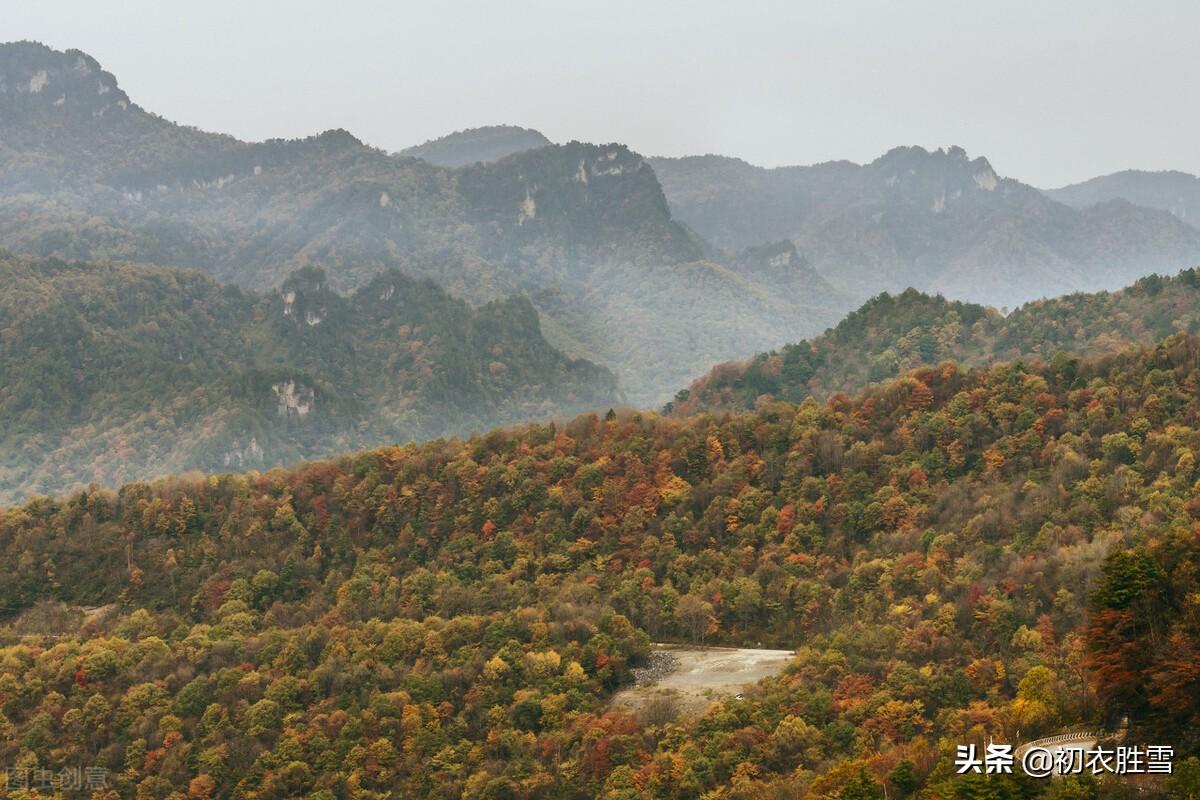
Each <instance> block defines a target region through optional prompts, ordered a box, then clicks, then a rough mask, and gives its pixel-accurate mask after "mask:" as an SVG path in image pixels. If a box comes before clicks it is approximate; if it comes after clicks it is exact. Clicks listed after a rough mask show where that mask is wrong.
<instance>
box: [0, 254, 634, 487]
mask: <svg viewBox="0 0 1200 800" xmlns="http://www.w3.org/2000/svg"><path fill="white" fill-rule="evenodd" d="M0 284H3V286H4V290H3V291H2V292H0V498H4V499H6V500H8V501H10V502H11V500H12V499H13V498H16V497H28V496H29V495H30V494H34V493H60V492H63V491H66V490H68V489H71V488H74V487H78V486H81V485H83V486H86V485H87V484H89V483H92V482H95V483H99V484H101V485H105V486H118V485H120V484H121V483H125V482H128V481H131V480H142V479H146V478H149V477H152V476H157V475H165V474H169V473H172V472H182V471H185V470H191V469H203V470H209V471H213V470H237V471H242V470H246V469H252V468H253V469H264V468H267V467H272V466H280V465H286V464H292V463H295V462H297V461H299V460H300V459H303V458H314V457H319V456H328V455H333V454H336V453H340V452H345V451H348V450H355V449H361V448H363V447H368V446H376V445H380V444H388V443H394V442H405V441H409V440H412V439H425V438H430V437H433V436H443V435H451V434H463V433H468V432H472V431H482V430H486V429H488V428H491V427H494V426H496V425H501V424H511V423H514V422H517V421H525V420H529V419H538V418H542V419H546V418H551V417H554V416H559V415H571V414H576V413H578V412H580V411H585V410H593V409H601V410H604V409H607V408H608V407H610V406H611V405H613V404H616V403H618V402H619V401H620V400H621V396H620V393H619V391H618V389H617V385H616V380H615V378H614V377H613V375H612V373H610V372H609V371H607V370H605V369H604V368H603V367H599V366H596V365H595V364H592V363H590V362H586V361H580V360H573V359H570V358H567V357H566V356H564V355H563V354H562V353H560V352H559V351H557V350H555V349H554V348H553V347H552V346H550V345H549V344H548V343H547V342H546V340H545V339H544V338H543V337H542V334H541V329H540V326H539V322H538V316H537V312H536V311H535V310H534V309H533V307H532V306H531V305H530V303H529V301H528V300H526V299H524V298H514V299H510V300H505V301H498V302H494V303H489V304H486V305H484V306H482V307H480V308H478V309H472V308H471V307H470V306H468V305H467V304H466V303H464V302H462V301H460V300H454V299H452V298H450V297H448V296H447V295H446V294H445V293H444V292H443V291H442V290H441V289H439V288H438V287H437V286H436V285H434V284H433V283H432V282H430V281H428V280H423V281H418V280H414V279H412V278H408V277H405V276H403V275H401V274H400V273H398V272H394V271H392V272H388V273H384V274H381V275H379V276H377V277H376V278H375V279H373V280H372V281H371V282H370V283H368V284H367V285H365V286H363V287H362V288H361V289H359V290H358V291H357V292H355V293H354V294H353V295H351V296H349V297H343V296H341V295H338V294H335V293H334V292H332V291H330V290H329V289H328V287H327V286H326V284H325V277H324V275H323V273H321V272H320V271H318V270H313V269H306V270H301V271H299V272H297V273H296V274H295V275H293V276H291V277H290V278H288V279H287V280H286V281H285V282H284V284H283V286H282V287H281V289H280V290H278V291H276V292H272V293H269V294H263V295H259V294H255V293H253V292H250V291H245V290H241V289H236V288H232V287H225V288H222V287H220V286H218V285H217V284H216V283H214V282H213V281H212V280H211V279H209V278H206V277H204V276H202V275H199V274H196V273H192V272H185V271H181V270H168V269H162V268H157V267H149V266H144V265H131V264H70V263H65V262H61V261H56V260H52V259H51V260H45V259H29V258H23V257H17V256H11V255H2V254H0Z"/></svg>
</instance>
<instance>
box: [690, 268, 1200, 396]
mask: <svg viewBox="0 0 1200 800" xmlns="http://www.w3.org/2000/svg"><path fill="white" fill-rule="evenodd" d="M1197 331H1200V270H1195V269H1190V270H1184V271H1183V272H1181V273H1180V274H1179V275H1177V276H1176V277H1174V278H1161V277H1159V276H1157V275H1152V276H1149V277H1147V278H1143V279H1141V280H1139V281H1138V282H1137V283H1135V284H1134V285H1132V286H1130V287H1128V288H1126V289H1123V290H1121V291H1118V292H1112V293H1109V292H1100V293H1097V294H1082V293H1077V294H1072V295H1067V296H1065V297H1058V298H1054V299H1051V300H1042V301H1038V302H1034V303H1028V304H1026V305H1024V306H1022V307H1021V308H1019V309H1017V310H1016V311H1014V312H1012V313H1011V314H1009V315H1008V316H1003V315H1001V314H1000V313H998V312H997V311H996V310H995V309H992V308H986V307H984V306H981V305H976V304H974V303H963V302H960V301H954V300H947V299H945V298H944V297H942V296H940V295H938V296H936V297H933V296H930V295H926V294H922V293H920V292H917V291H915V290H912V289H910V290H908V291H906V292H904V293H902V294H899V295H895V296H893V295H888V294H884V295H880V296H879V297H876V298H873V299H872V300H870V301H868V302H867V303H866V304H865V305H864V306H863V307H862V308H860V309H858V310H857V311H855V312H854V313H852V314H850V315H849V316H847V317H846V319H844V320H842V322H840V323H838V325H837V326H836V327H834V328H832V329H831V330H828V331H826V332H825V333H824V334H823V335H821V336H819V337H817V338H815V339H812V340H809V341H803V342H799V343H797V344H789V345H787V346H786V347H783V348H781V349H779V350H778V351H774V352H770V353H760V354H759V355H757V356H755V357H754V358H752V359H750V360H748V361H744V362H731V363H728V364H722V365H720V366H718V367H716V368H714V369H713V370H712V371H711V372H710V373H708V374H707V375H706V376H704V377H703V378H700V379H699V380H697V381H696V382H695V383H693V384H692V386H691V387H690V388H689V389H687V390H684V391H682V392H680V393H679V394H678V395H677V396H676V398H675V401H674V402H673V403H671V404H670V408H671V410H672V412H673V413H675V414H677V415H687V414H692V413H696V412H698V411H709V412H718V411H731V410H746V409H751V408H754V406H755V404H756V403H758V402H759V399H760V398H762V397H764V396H770V397H774V398H776V399H783V400H791V401H793V402H799V401H801V400H803V399H804V398H805V397H808V396H810V395H811V396H815V397H817V398H820V399H823V398H826V397H828V396H830V395H831V394H833V393H834V392H855V391H859V390H861V389H862V388H863V387H865V386H866V385H867V384H868V383H871V382H875V381H880V380H884V379H887V378H891V377H894V376H896V375H901V374H903V373H905V372H908V371H909V370H913V369H917V368H920V367H931V366H934V365H936V364H939V363H941V362H943V361H955V362H958V363H962V364H972V365H978V364H988V363H991V362H994V361H1017V360H1025V359H1035V360H1043V361H1046V360H1050V359H1052V358H1055V357H1056V356H1057V355H1058V354H1060V353H1063V354H1067V355H1070V356H1073V357H1077V358H1078V357H1084V356H1099V355H1103V354H1106V353H1111V352H1114V351H1117V350H1120V349H1121V348H1124V347H1127V346H1129V345H1130V344H1148V343H1150V342H1153V341H1156V340H1158V339H1161V338H1163V337H1165V336H1167V335H1169V334H1171V333H1176V332H1187V333H1196V332H1197Z"/></svg>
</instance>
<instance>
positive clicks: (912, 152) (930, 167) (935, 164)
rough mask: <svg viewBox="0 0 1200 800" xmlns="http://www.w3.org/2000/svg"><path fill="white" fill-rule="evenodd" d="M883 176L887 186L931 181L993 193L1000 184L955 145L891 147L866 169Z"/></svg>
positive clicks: (979, 160) (982, 162)
mask: <svg viewBox="0 0 1200 800" xmlns="http://www.w3.org/2000/svg"><path fill="white" fill-rule="evenodd" d="M869 166H870V167H873V168H875V169H876V170H878V171H880V172H882V173H885V180H886V182H887V184H888V186H895V185H897V184H901V185H903V184H906V183H911V179H913V178H915V179H917V180H918V181H920V182H922V183H924V182H927V181H929V180H934V181H937V182H939V183H945V184H947V185H948V184H956V185H961V188H967V189H970V188H975V189H982V190H984V191H989V192H990V191H993V190H994V189H995V188H996V187H997V186H999V185H1000V181H1001V180H1002V179H1001V177H1000V176H999V175H997V174H996V170H995V169H993V168H992V165H991V162H989V161H988V160H987V159H986V158H984V157H983V156H978V157H976V158H974V159H972V158H971V157H970V156H968V155H967V151H966V150H965V149H963V148H962V147H959V146H958V145H951V146H950V147H949V148H944V147H939V148H938V149H937V150H926V149H925V148H924V147H920V146H915V145H914V146H909V147H894V148H892V149H891V150H889V151H888V152H886V153H884V154H883V155H882V156H880V157H879V158H877V159H875V160H874V161H872V162H871V164H870V165H869Z"/></svg>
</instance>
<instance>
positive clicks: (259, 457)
mask: <svg viewBox="0 0 1200 800" xmlns="http://www.w3.org/2000/svg"><path fill="white" fill-rule="evenodd" d="M263 455H264V454H263V449H262V447H260V446H259V444H258V437H256V436H251V437H250V441H248V442H247V443H246V444H245V445H240V444H239V443H238V442H236V441H235V442H234V443H233V446H232V447H230V448H229V450H228V451H226V453H225V455H224V456H222V464H223V465H224V466H226V467H230V468H233V469H249V468H251V467H254V466H258V465H261V464H262V463H263Z"/></svg>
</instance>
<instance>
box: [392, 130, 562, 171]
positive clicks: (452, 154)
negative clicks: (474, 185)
mask: <svg viewBox="0 0 1200 800" xmlns="http://www.w3.org/2000/svg"><path fill="white" fill-rule="evenodd" d="M550 144H554V143H553V142H551V141H550V140H549V139H547V138H546V137H545V136H544V135H543V134H542V132H541V131H536V130H534V129H533V128H521V127H518V126H516V125H489V126H485V127H482V128H467V129H466V130H461V131H455V132H454V133H450V134H447V135H445V136H440V137H438V138H436V139H430V140H429V141H427V142H425V143H424V144H419V145H414V146H412V147H406V148H405V149H403V150H401V151H400V152H399V153H398V154H397V155H401V156H408V157H410V158H419V159H421V160H422V161H428V162H429V163H430V164H435V165H437V166H439V167H465V166H466V165H467V164H476V163H482V164H487V163H490V162H492V161H499V160H500V159H502V158H504V157H506V156H511V155H514V154H516V153H524V152H525V151H526V150H534V149H536V148H538V147H545V146H546V145H550Z"/></svg>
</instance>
